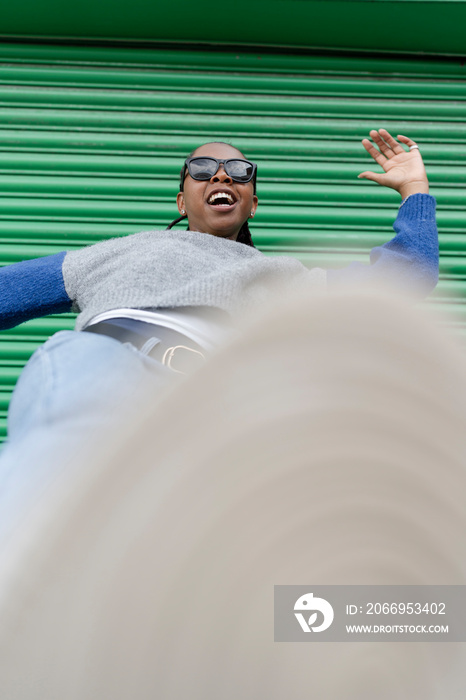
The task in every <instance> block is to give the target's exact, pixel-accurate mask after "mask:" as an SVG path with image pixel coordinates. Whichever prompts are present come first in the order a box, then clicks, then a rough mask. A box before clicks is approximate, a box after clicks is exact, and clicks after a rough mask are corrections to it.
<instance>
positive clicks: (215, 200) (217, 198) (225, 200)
mask: <svg viewBox="0 0 466 700" xmlns="http://www.w3.org/2000/svg"><path fill="white" fill-rule="evenodd" d="M235 202H236V198H235V197H234V196H233V195H232V194H230V192H212V194H210V195H209V197H208V199H207V204H209V205H210V206H211V207H215V208H216V209H217V208H219V209H229V208H230V207H232V206H233V205H234V204H235Z"/></svg>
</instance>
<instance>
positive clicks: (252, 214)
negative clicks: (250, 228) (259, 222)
mask: <svg viewBox="0 0 466 700" xmlns="http://www.w3.org/2000/svg"><path fill="white" fill-rule="evenodd" d="M253 216H254V212H253V211H252V212H251V219H252V217H253Z"/></svg>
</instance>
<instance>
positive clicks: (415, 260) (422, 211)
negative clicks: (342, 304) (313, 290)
mask: <svg viewBox="0 0 466 700" xmlns="http://www.w3.org/2000/svg"><path fill="white" fill-rule="evenodd" d="M393 228H394V229H395V233H396V236H395V237H394V238H393V239H392V240H391V241H389V242H388V243H385V245H382V246H378V247H377V248H373V249H372V250H371V253H370V262H371V264H370V265H365V264H364V263H359V262H354V263H351V264H350V265H348V266H347V267H345V268H343V269H341V270H328V275H327V280H328V284H329V287H330V288H332V287H333V288H336V287H341V286H345V287H348V286H352V285H354V286H359V287H365V286H370V287H377V286H388V287H391V288H395V289H397V290H399V291H401V292H407V293H409V294H411V295H414V296H416V297H418V298H422V297H424V296H426V295H427V294H428V293H429V292H431V291H432V290H433V289H434V287H435V285H436V284H437V281H438V269H439V249H438V232H437V225H436V222H435V199H434V198H433V197H431V196H430V195H428V194H413V195H411V196H410V197H409V198H408V199H406V200H405V202H404V203H403V204H402V205H401V207H400V209H399V212H398V216H397V218H396V221H395V223H394V224H393Z"/></svg>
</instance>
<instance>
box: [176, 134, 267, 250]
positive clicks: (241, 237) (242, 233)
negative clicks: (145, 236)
mask: <svg viewBox="0 0 466 700" xmlns="http://www.w3.org/2000/svg"><path fill="white" fill-rule="evenodd" d="M212 143H221V144H224V145H225V146H232V144H231V143H227V142H226V141H213V142H212ZM198 148H200V146H197V147H196V148H195V149H194V150H193V151H191V153H190V154H189V155H188V156H187V158H191V156H193V155H194V154H195V153H196V151H197V149H198ZM232 148H236V146H232ZM236 150H237V151H238V153H241V155H243V156H244V153H242V152H241V151H240V150H239V149H238V148H236ZM183 172H184V168H181V170H180V192H182V191H183V182H182V178H183ZM253 186H254V194H256V178H255V177H254V180H253ZM187 217H188V215H187V214H183V216H179V217H178V218H177V219H174V220H173V221H171V222H170V223H169V224H168V226H167V228H166V229H165V230H166V231H168V230H169V229H171V228H172V226H175V224H178V223H179V222H180V221H183V219H186V218H187ZM186 230H189V229H186ZM236 242H237V243H244V245H248V246H251V248H255V247H256V246H255V245H254V243H253V241H252V236H251V231H250V230H249V225H248V222H247V221H245V222H244V224H243V225H242V226H241V228H240V230H239V233H238V237H237V239H236Z"/></svg>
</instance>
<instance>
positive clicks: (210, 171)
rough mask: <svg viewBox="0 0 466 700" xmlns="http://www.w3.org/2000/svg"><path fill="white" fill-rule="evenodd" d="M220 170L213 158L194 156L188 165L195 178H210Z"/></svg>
mask: <svg viewBox="0 0 466 700" xmlns="http://www.w3.org/2000/svg"><path fill="white" fill-rule="evenodd" d="M217 170H218V165H217V161H216V160H214V159H213V158H193V160H192V161H191V162H190V163H189V165H188V172H189V174H190V175H191V177H192V178H193V179H194V180H210V178H211V177H212V175H215V173H216V172H217Z"/></svg>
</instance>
